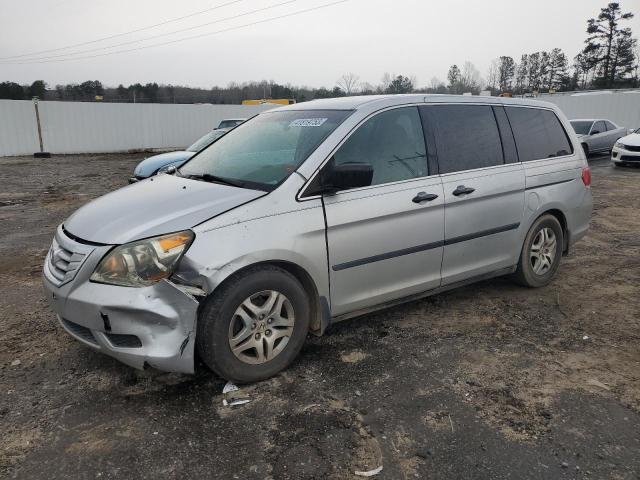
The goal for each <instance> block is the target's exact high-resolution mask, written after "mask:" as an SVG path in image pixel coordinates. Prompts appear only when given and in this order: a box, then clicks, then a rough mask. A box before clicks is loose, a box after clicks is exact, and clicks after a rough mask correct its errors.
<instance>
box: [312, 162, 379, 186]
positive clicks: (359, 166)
mask: <svg viewBox="0 0 640 480" xmlns="http://www.w3.org/2000/svg"><path fill="white" fill-rule="evenodd" d="M372 180H373V167H372V166H371V165H370V164H369V163H342V164H340V165H335V164H334V163H333V161H332V162H330V163H329V165H328V168H327V169H326V170H325V171H324V172H323V174H322V191H323V192H324V193H336V192H339V191H340V190H349V189H351V188H359V187H368V186H369V185H371V181H372Z"/></svg>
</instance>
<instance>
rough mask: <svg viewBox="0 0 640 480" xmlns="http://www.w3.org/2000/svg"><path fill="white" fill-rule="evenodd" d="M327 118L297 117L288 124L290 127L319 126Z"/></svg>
mask: <svg viewBox="0 0 640 480" xmlns="http://www.w3.org/2000/svg"><path fill="white" fill-rule="evenodd" d="M327 120H329V119H328V118H299V119H298V120H294V121H293V122H291V123H290V124H289V126H290V127H319V126H321V125H322V124H323V123H324V122H326V121H327Z"/></svg>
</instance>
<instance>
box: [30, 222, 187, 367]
mask: <svg viewBox="0 0 640 480" xmlns="http://www.w3.org/2000/svg"><path fill="white" fill-rule="evenodd" d="M110 248H111V247H109V246H89V245H87V244H85V243H81V242H78V241H76V240H72V239H71V238H69V237H68V236H67V235H66V234H65V233H64V231H63V230H62V229H61V228H59V229H58V231H57V232H56V237H55V240H54V244H53V246H52V248H51V250H50V251H49V253H48V255H47V259H46V260H45V267H44V276H43V277H44V278H43V282H44V286H45V289H46V291H47V295H48V297H49V301H50V303H51V306H52V308H53V310H54V311H55V313H56V315H57V317H58V321H59V323H60V325H61V326H62V327H63V328H64V329H65V330H66V331H67V333H69V334H70V335H72V336H73V337H74V338H76V339H77V340H79V341H80V342H82V343H84V344H85V345H88V346H89V347H91V348H93V349H95V350H98V351H100V352H102V353H105V354H107V355H110V356H112V357H114V358H116V359H117V360H120V361H121V362H123V363H125V364H127V365H130V366H132V367H135V368H139V369H142V368H144V367H145V365H150V366H152V367H154V368H158V369H160V370H164V371H168V372H181V373H193V371H194V354H195V333H196V332H195V328H196V319H197V310H198V305H199V302H198V301H197V300H196V298H195V297H193V296H192V295H191V294H189V293H187V292H186V291H184V289H182V288H181V287H180V286H178V285H175V284H174V283H172V282H170V281H168V280H163V281H160V282H158V283H157V284H154V285H152V286H149V287H144V288H132V287H119V286H114V285H106V284H100V283H94V282H90V281H89V277H90V276H91V273H92V272H93V270H94V269H95V267H96V265H97V264H98V262H99V261H100V259H101V258H102V257H103V256H104V254H106V252H107V251H109V249H110ZM58 251H60V252H62V253H60V254H58V253H57V252H58ZM77 252H81V253H80V254H79V253H77ZM70 254H71V255H70ZM64 259H69V260H70V262H67V265H65V261H64ZM74 260H76V262H75V263H76V265H74ZM78 264H79V265H78ZM56 265H58V266H59V267H61V268H62V271H63V273H64V269H65V268H74V267H75V270H74V271H73V272H72V273H73V274H72V275H70V274H69V273H68V272H67V273H66V274H65V275H62V274H61V273H60V271H59V269H58V270H57V269H56ZM61 277H62V278H61ZM69 277H71V278H70V279H69Z"/></svg>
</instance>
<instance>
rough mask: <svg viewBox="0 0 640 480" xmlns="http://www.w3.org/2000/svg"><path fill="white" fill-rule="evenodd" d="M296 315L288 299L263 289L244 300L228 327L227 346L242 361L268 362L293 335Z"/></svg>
mask: <svg viewBox="0 0 640 480" xmlns="http://www.w3.org/2000/svg"><path fill="white" fill-rule="evenodd" d="M294 324H295V314H294V311H293V306H292V304H291V302H290V301H289V299H288V298H287V297H286V296H285V295H283V294H282V293H280V292H277V291H275V290H264V291H262V292H258V293H256V294H253V295H251V296H250V297H248V298H247V299H245V300H244V301H243V302H242V303H241V304H240V305H239V306H238V308H237V309H236V311H235V313H234V314H233V318H232V319H231V323H230V324H229V346H230V348H231V351H232V352H233V354H234V355H235V356H236V357H237V358H238V359H239V360H241V361H242V362H244V363H249V364H253V365H258V364H261V363H265V362H268V361H269V360H272V359H273V358H274V357H276V356H277V355H278V354H280V353H281V352H282V351H283V350H284V349H285V347H286V346H287V343H288V342H289V339H290V338H291V336H292V335H293V327H294Z"/></svg>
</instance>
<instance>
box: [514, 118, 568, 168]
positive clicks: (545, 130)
mask: <svg viewBox="0 0 640 480" xmlns="http://www.w3.org/2000/svg"><path fill="white" fill-rule="evenodd" d="M506 112H507V116H508V117H509V123H510V124H511V129H512V130H513V136H514V137H515V139H516V146H517V148H518V156H519V158H520V161H521V162H528V161H531V160H540V159H544V158H552V157H559V156H561V155H569V154H571V153H573V147H572V146H571V142H570V141H569V138H568V137H567V134H566V133H565V131H564V128H562V124H561V123H560V120H558V117H557V116H556V114H555V113H553V112H552V111H551V110H542V109H540V108H526V107H506Z"/></svg>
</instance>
